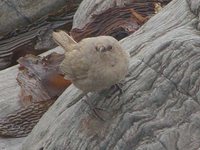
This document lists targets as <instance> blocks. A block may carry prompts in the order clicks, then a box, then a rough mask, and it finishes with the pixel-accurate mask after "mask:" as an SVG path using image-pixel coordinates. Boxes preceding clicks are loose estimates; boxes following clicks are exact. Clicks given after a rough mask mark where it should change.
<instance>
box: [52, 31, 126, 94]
mask: <svg viewBox="0 0 200 150" xmlns="http://www.w3.org/2000/svg"><path fill="white" fill-rule="evenodd" d="M53 39H54V40H55V42H56V43H57V44H58V45H60V46H61V47H63V48H64V50H65V51H66V53H65V59H64V60H63V62H62V63H61V65H60V69H61V72H62V73H63V74H64V75H65V79H68V80H71V81H72V83H73V84H74V85H75V86H76V87H77V88H78V89H80V90H82V91H83V92H84V93H86V96H87V93H88V92H94V91H101V90H104V89H107V88H109V87H111V86H112V85H115V84H117V83H119V82H120V81H121V80H123V79H124V78H125V76H126V74H127V73H128V66H129V54H128V53H127V52H126V51H125V50H123V49H122V47H121V46H120V44H119V42H118V41H117V40H116V39H114V38H113V37H111V36H98V37H91V38H85V39H83V40H82V41H80V42H79V43H77V42H75V41H74V40H73V39H72V38H71V37H70V36H69V35H68V34H67V33H66V32H64V31H58V32H53Z"/></svg>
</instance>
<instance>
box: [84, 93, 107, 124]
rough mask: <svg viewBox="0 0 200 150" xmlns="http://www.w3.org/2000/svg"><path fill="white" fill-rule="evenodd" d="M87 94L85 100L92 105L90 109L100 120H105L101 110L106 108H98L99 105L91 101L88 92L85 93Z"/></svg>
mask: <svg viewBox="0 0 200 150" xmlns="http://www.w3.org/2000/svg"><path fill="white" fill-rule="evenodd" d="M85 96H86V99H84V102H85V103H86V104H87V105H88V106H89V107H90V109H91V110H92V111H93V112H94V115H95V116H96V117H97V118H99V119H100V120H102V121H105V120H104V118H103V117H102V116H101V115H100V114H99V111H98V109H99V110H104V109H102V108H97V107H94V105H93V104H92V103H91V102H90V101H89V99H90V98H89V96H88V95H87V94H85Z"/></svg>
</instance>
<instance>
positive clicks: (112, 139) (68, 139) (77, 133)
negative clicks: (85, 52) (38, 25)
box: [22, 0, 200, 150]
mask: <svg viewBox="0 0 200 150" xmlns="http://www.w3.org/2000/svg"><path fill="white" fill-rule="evenodd" d="M103 6H105V7H106V6H108V4H107V3H106V2H105V3H104V0H100V1H98V5H97V4H96V3H95V2H94V1H93V2H91V1H89V0H86V1H83V3H82V4H81V6H80V7H79V10H78V12H77V14H79V16H78V17H77V15H75V16H76V17H75V22H80V20H79V19H80V18H81V19H83V18H86V16H84V15H88V14H87V13H86V14H84V13H83V14H81V12H84V10H99V9H100V8H103ZM199 7H200V1H189V0H188V1H187V0H174V1H172V2H171V3H170V4H169V5H167V6H166V7H165V8H164V9H163V10H162V11H161V12H160V13H158V14H157V15H156V16H154V17H153V18H151V19H150V20H149V21H148V22H147V23H146V24H145V25H144V26H143V27H142V28H140V30H139V31H137V32H135V33H134V34H132V35H130V36H129V37H127V38H125V39H123V40H122V41H120V42H121V44H122V46H123V47H124V48H125V49H126V50H127V51H129V52H130V54H131V62H130V75H129V76H128V77H127V78H126V81H125V84H124V87H123V89H124V94H123V95H121V96H118V93H117V92H116V93H114V94H113V95H112V96H111V97H110V98H108V97H106V93H107V92H108V93H109V92H110V91H109V90H108V91H106V92H104V93H103V94H102V93H101V94H99V93H92V94H90V97H91V99H92V102H93V103H94V104H95V105H96V106H98V107H102V108H104V109H107V111H105V112H104V113H103V114H104V117H105V119H106V121H104V122H102V121H100V120H98V119H97V118H95V117H94V116H93V115H92V112H91V110H90V109H89V107H88V106H87V105H86V104H85V103H84V102H83V101H81V100H82V99H83V95H81V94H80V91H78V90H77V89H76V88H75V87H74V86H73V85H72V86H70V87H69V88H68V89H67V90H66V91H65V92H64V93H63V94H62V95H61V96H60V97H59V98H58V100H57V101H56V102H55V103H54V105H53V106H52V107H51V108H50V109H49V111H48V112H47V113H46V114H45V115H44V116H43V117H42V119H41V120H40V122H39V123H38V124H37V125H36V127H35V128H34V129H33V131H32V133H31V134H30V135H29V136H28V137H27V138H26V139H25V141H24V143H23V145H22V149H23V150H27V149H29V150H39V149H40V150H54V149H59V150H66V149H70V150H75V149H89V150H95V149H97V150H98V149H105V150H111V149H116V150H117V149H118V150H130V149H135V150H145V149H148V150H160V149H170V150H175V149H181V150H197V149H199V148H200V142H199V141H200V105H199V103H200V94H199V93H200V92H199V86H200V77H199V74H200V61H199V60H200V55H199V53H200V49H199V46H200V42H199V41H200V36H199ZM87 8H88V9H87ZM82 9H84V10H82ZM77 20H79V21H77ZM82 21H83V20H82ZM76 27H77V24H76Z"/></svg>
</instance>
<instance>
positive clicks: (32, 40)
mask: <svg viewBox="0 0 200 150" xmlns="http://www.w3.org/2000/svg"><path fill="white" fill-rule="evenodd" d="M22 1H23V0H19V1H16V4H13V3H14V2H15V1H14V0H6V1H1V2H0V14H2V16H1V17H0V70H2V69H5V68H7V67H9V66H13V65H15V64H16V60H17V59H18V58H19V57H21V56H25V55H26V54H34V55H38V54H41V53H42V52H44V51H47V50H49V49H52V48H54V47H56V45H55V43H54V42H53V40H52V38H51V34H52V31H53V30H56V29H63V28H64V29H65V30H67V31H69V30H70V29H71V26H72V21H73V15H74V13H75V11H76V9H77V7H78V5H79V3H80V1H81V0H76V1H73V3H72V2H71V1H70V0H67V1H63V0H57V1H55V0H52V1H46V0H40V1H38V0H36V1H32V0H27V1H26V2H25V3H24V2H22ZM1 3H3V4H1ZM21 3H23V5H21ZM55 3H56V4H55ZM11 4H12V6H13V7H11V6H10V5H11ZM7 5H9V8H10V7H11V8H10V9H11V10H10V11H9V10H7V9H8V8H7ZM33 5H34V6H33ZM15 7H17V8H15ZM12 9H14V10H12ZM17 9H18V10H17ZM41 9H42V11H41ZM13 11H14V12H13ZM13 13H14V14H13ZM22 13H23V14H27V15H26V17H25V18H28V20H31V21H30V22H26V23H25V22H24V21H22V20H23V19H24V18H23V16H22V15H20V14H22ZM11 14H12V16H11V17H10V15H11ZM6 18H8V19H6ZM18 23H20V24H21V23H22V24H23V25H21V26H19V24H18ZM7 24H9V26H8V25H7ZM4 25H5V26H6V27H7V26H8V28H6V30H5V29H4ZM9 27H11V29H10V28H9ZM1 28H3V29H2V30H3V31H5V32H6V34H5V33H4V32H2V31H1ZM7 30H8V31H9V32H8V31H7ZM7 32H8V33H7Z"/></svg>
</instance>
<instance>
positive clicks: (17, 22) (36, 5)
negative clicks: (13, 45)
mask: <svg viewBox="0 0 200 150" xmlns="http://www.w3.org/2000/svg"><path fill="white" fill-rule="evenodd" d="M80 2H81V0H73V1H72V0H51V1H49V0H17V1H16V0H3V1H0V36H2V34H5V33H7V32H10V31H11V30H15V29H19V28H21V27H25V26H27V25H29V24H31V23H33V22H35V21H36V20H37V19H39V18H41V17H43V16H45V15H46V14H48V13H52V12H56V11H58V10H59V9H60V8H62V7H63V5H66V4H68V5H73V4H76V3H80Z"/></svg>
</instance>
